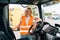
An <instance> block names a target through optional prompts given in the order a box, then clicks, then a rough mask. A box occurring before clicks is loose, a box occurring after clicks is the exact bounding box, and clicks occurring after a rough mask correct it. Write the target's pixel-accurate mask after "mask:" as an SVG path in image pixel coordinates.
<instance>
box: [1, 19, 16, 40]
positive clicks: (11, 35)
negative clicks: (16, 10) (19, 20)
mask: <svg viewBox="0 0 60 40" xmlns="http://www.w3.org/2000/svg"><path fill="white" fill-rule="evenodd" d="M0 31H2V32H4V35H5V36H6V37H7V38H8V39H9V40H14V39H15V40H16V38H15V35H14V33H13V31H12V29H11V28H10V27H9V26H8V23H7V22H6V21H4V20H3V19H2V18H0Z"/></svg>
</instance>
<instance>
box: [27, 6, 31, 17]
mask: <svg viewBox="0 0 60 40" xmlns="http://www.w3.org/2000/svg"><path fill="white" fill-rule="evenodd" d="M27 9H29V10H31V15H30V16H32V9H31V8H30V7H28V8H27Z"/></svg>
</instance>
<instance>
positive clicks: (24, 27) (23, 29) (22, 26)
mask: <svg viewBox="0 0 60 40" xmlns="http://www.w3.org/2000/svg"><path fill="white" fill-rule="evenodd" d="M25 18H26V17H25V16H22V21H21V24H20V34H21V35H26V34H28V30H29V28H30V27H28V26H32V23H33V16H30V19H29V22H28V25H27V24H26V21H25Z"/></svg>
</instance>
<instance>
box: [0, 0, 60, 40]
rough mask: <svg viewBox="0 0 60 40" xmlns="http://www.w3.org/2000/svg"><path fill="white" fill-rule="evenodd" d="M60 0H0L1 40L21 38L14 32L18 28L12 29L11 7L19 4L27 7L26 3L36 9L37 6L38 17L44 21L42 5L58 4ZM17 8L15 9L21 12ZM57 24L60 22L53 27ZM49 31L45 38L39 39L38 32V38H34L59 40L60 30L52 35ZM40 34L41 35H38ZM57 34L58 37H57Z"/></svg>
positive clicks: (24, 39)
mask: <svg viewBox="0 0 60 40" xmlns="http://www.w3.org/2000/svg"><path fill="white" fill-rule="evenodd" d="M58 2H60V1H59V0H58V1H57V0H0V40H17V39H18V38H19V37H16V34H14V33H16V32H15V31H18V30H12V28H11V27H12V26H11V24H10V18H9V17H10V16H9V15H10V14H9V11H10V8H12V7H13V6H14V5H17V6H19V7H21V5H22V7H23V6H24V7H26V5H27V6H28V7H32V9H34V8H33V7H37V10H38V12H36V11H35V12H36V13H38V16H37V17H39V18H41V19H42V21H44V18H43V17H44V15H43V13H42V5H43V7H45V6H46V5H48V6H49V5H52V4H56V3H58ZM44 4H45V5H44ZM10 5H12V6H10ZM17 6H16V7H17ZM16 7H14V8H16ZM14 8H12V11H13V10H14ZM23 9H25V8H22V12H21V13H23ZM17 10H20V9H19V8H18V9H17ZM17 10H15V11H16V12H19V11H17ZM44 11H45V10H44ZM33 13H34V10H33ZM15 15H16V14H15ZM18 15H19V14H18ZM12 16H13V15H12ZM20 16H21V15H20ZM20 16H19V17H20ZM19 17H16V18H19ZM16 18H15V20H16ZM11 21H12V20H11ZM14 22H15V21H14ZM18 22H19V20H17V22H16V24H17V23H18ZM46 22H47V21H46ZM59 22H60V21H59ZM48 23H50V22H48ZM12 24H14V23H12ZM16 24H14V25H16ZM56 25H59V24H57V23H56V24H55V26H54V25H53V26H52V27H51V29H53V28H55V27H56ZM55 29H57V30H60V29H58V27H57V28H55ZM55 29H53V30H55ZM47 30H50V29H47ZM13 31H14V32H13ZM18 32H19V31H18ZM18 32H17V33H18ZM54 32H55V31H54ZM57 32H58V31H57ZM49 33H51V32H49ZM49 33H46V34H45V35H44V39H39V37H40V36H41V35H40V34H39V33H37V35H35V36H36V38H37V37H38V39H34V40H59V39H60V36H58V35H60V31H59V32H58V34H55V35H51V34H49ZM38 35H40V36H38ZM56 35H57V36H58V37H56ZM18 36H19V35H18ZM45 37H46V39H45ZM18 40H28V39H27V38H23V39H18Z"/></svg>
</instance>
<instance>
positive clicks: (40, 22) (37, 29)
mask: <svg viewBox="0 0 60 40" xmlns="http://www.w3.org/2000/svg"><path fill="white" fill-rule="evenodd" d="M37 24H38V25H37V26H36V28H35V30H33V32H32V33H31V32H30V30H31V29H32V27H33V25H32V26H31V27H30V28H29V30H28V32H29V34H35V33H38V32H39V31H41V29H42V21H39V22H37Z"/></svg>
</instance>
